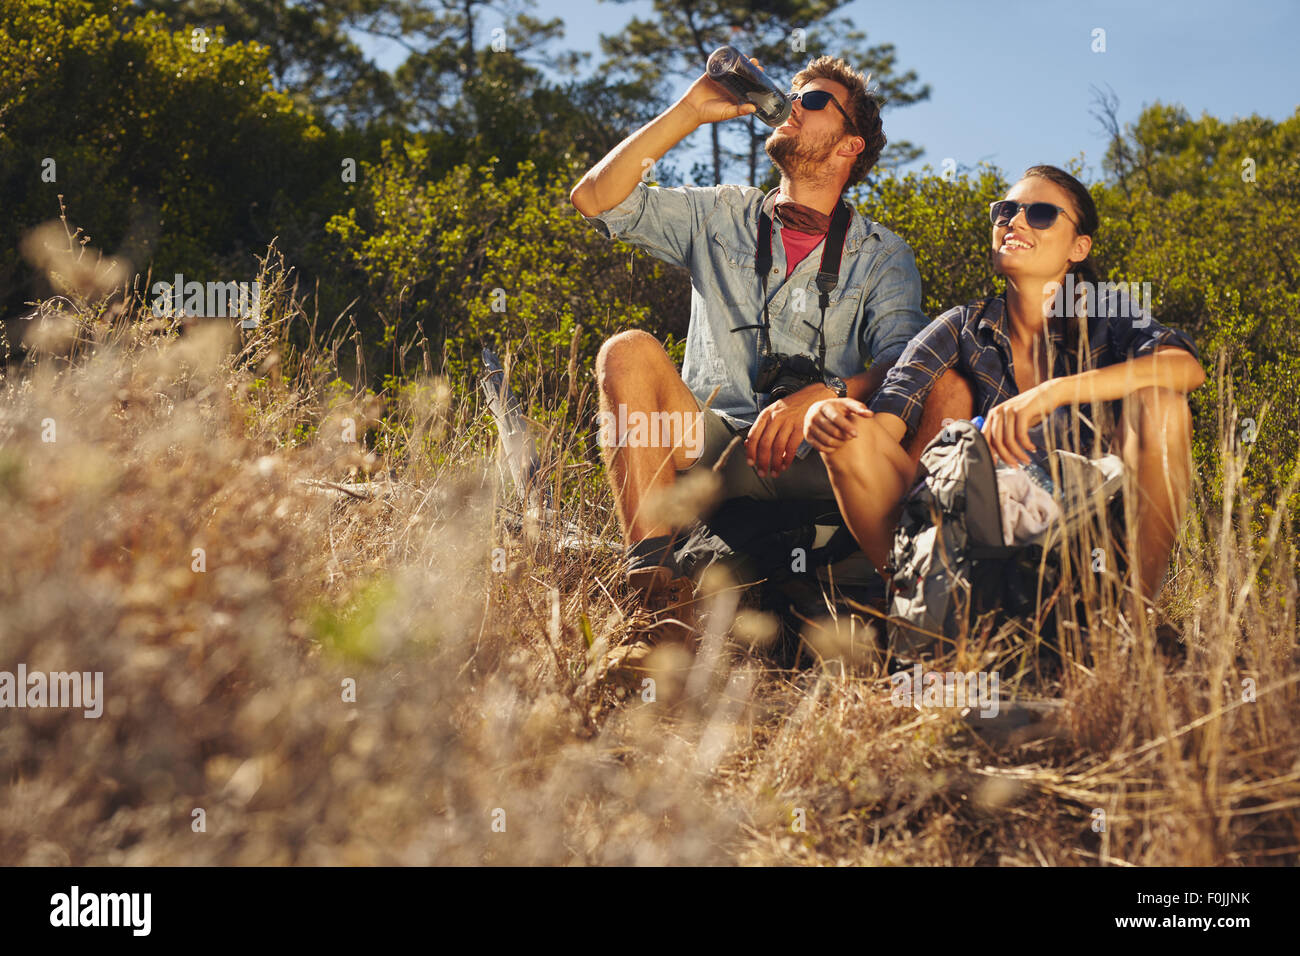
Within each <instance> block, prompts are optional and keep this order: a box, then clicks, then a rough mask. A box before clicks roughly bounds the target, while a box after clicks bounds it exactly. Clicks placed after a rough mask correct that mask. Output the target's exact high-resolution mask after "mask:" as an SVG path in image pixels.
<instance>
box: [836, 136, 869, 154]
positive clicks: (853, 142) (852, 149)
mask: <svg viewBox="0 0 1300 956" xmlns="http://www.w3.org/2000/svg"><path fill="white" fill-rule="evenodd" d="M866 148H867V141H866V140H865V139H863V138H862V137H861V136H854V137H853V138H852V139H850V140H849V141H848V143H847V144H845V145H844V146H841V147H840V151H841V152H842V153H843V155H845V156H856V155H858V153H860V152H862V151H863V150H864V149H866Z"/></svg>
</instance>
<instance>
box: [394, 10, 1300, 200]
mask: <svg viewBox="0 0 1300 956" xmlns="http://www.w3.org/2000/svg"><path fill="white" fill-rule="evenodd" d="M534 13H535V15H537V16H540V17H553V16H558V17H561V18H562V19H563V20H564V21H565V27H566V34H565V41H564V45H565V46H567V47H571V48H573V49H578V50H590V51H593V53H594V54H595V55H594V56H593V57H592V61H591V63H592V64H593V65H594V64H595V63H597V62H599V60H600V55H599V42H598V37H599V35H600V34H602V33H605V34H612V33H617V32H619V31H620V30H622V28H623V27H624V26H625V25H626V24H627V22H628V21H629V20H630V19H631V18H632V17H633V16H634V15H635V16H640V17H643V18H646V17H652V16H653V7H652V5H651V3H650V2H649V0H635V2H631V3H612V2H609V0H589V2H582V3H568V2H563V0H539V2H538V4H537V7H536V9H535V11H534ZM841 15H843V16H847V17H848V18H849V19H850V20H852V21H853V23H854V25H855V26H856V27H857V28H858V29H862V30H865V31H866V33H867V42H868V43H869V44H875V43H893V44H894V45H895V47H896V50H897V56H898V65H899V67H900V68H901V69H903V70H907V69H914V70H915V71H916V72H917V74H918V76H919V77H920V79H921V81H922V82H925V83H928V84H929V85H930V88H931V94H930V99H929V101H927V102H924V103H920V104H917V105H914V106H908V107H903V108H900V109H897V110H887V111H886V113H885V134H886V136H888V137H890V138H891V139H896V140H904V139H906V140H910V141H912V142H913V143H916V144H917V145H920V146H921V147H923V148H924V149H925V155H924V157H922V159H921V160H920V161H919V162H918V163H916V164H913V165H915V166H920V165H924V164H930V165H932V166H934V167H935V168H938V167H940V166H941V164H942V163H943V161H944V159H946V158H949V157H951V158H952V159H953V160H955V162H956V163H957V164H959V165H962V166H973V165H975V164H976V163H978V162H980V161H986V162H991V163H994V164H995V165H997V166H999V167H1001V168H1002V169H1003V170H1005V171H1007V172H1009V173H1012V174H1014V173H1016V172H1019V171H1020V170H1022V169H1024V168H1025V167H1026V166H1030V165H1033V164H1035V163H1040V162H1046V163H1053V164H1056V165H1064V164H1065V163H1066V162H1067V161H1068V160H1070V159H1071V158H1074V157H1076V156H1079V155H1080V154H1082V155H1083V158H1084V161H1085V169H1086V172H1087V174H1088V178H1093V177H1096V176H1099V175H1100V169H1099V165H1100V160H1101V157H1102V155H1103V153H1104V152H1105V147H1106V139H1105V136H1104V135H1103V133H1102V132H1101V130H1100V129H1099V127H1098V125H1097V122H1096V120H1095V119H1093V117H1092V116H1091V115H1090V113H1089V110H1090V107H1091V104H1092V94H1091V92H1090V89H1089V86H1090V84H1095V85H1097V86H1101V87H1105V86H1106V85H1109V87H1110V88H1111V89H1113V90H1114V91H1115V93H1116V95H1117V96H1118V97H1119V104H1120V108H1119V113H1120V118H1121V120H1123V121H1131V120H1133V119H1134V118H1136V116H1137V115H1138V113H1139V112H1140V110H1141V109H1142V107H1143V106H1145V105H1148V104H1150V103H1154V102H1157V101H1160V102H1164V103H1181V104H1182V105H1183V106H1185V107H1186V108H1187V109H1188V110H1189V111H1190V112H1191V113H1192V115H1194V116H1197V115H1200V114H1201V113H1202V112H1203V111H1204V112H1208V113H1210V114H1212V115H1215V116H1218V117H1220V118H1223V119H1230V118H1232V117H1234V116H1248V115H1250V114H1252V113H1258V114H1260V115H1262V116H1266V117H1269V118H1271V119H1274V120H1281V119H1284V118H1286V117H1287V116H1290V115H1291V114H1292V113H1294V112H1295V110H1296V108H1297V105H1298V103H1300V65H1297V55H1296V52H1295V42H1296V37H1297V35H1298V34H1300V2H1297V0H1259V2H1249V3H1224V2H1222V0H1219V2H1211V0H1177V2H1175V0H1150V2H1134V0H1129V2H1118V0H1100V2H1099V0H1091V2H1087V3H1085V2H1082V0H1071V2H1047V0H1040V2H1029V0H998V2H988V3H985V2H959V0H893V2H889V3H882V2H873V0H855V2H853V3H850V4H848V5H847V6H845V7H844V8H842V10H841ZM493 25H494V24H492V23H491V22H488V21H485V23H484V31H485V32H484V38H483V39H482V40H480V43H483V44H485V43H486V42H487V39H488V37H487V33H486V31H487V30H490V29H491V27H492V26H493ZM1098 28H1100V29H1102V30H1105V43H1106V50H1105V52H1104V53H1100V52H1093V50H1092V46H1093V31H1094V30H1095V29H1098ZM375 49H376V50H377V52H378V51H379V48H375ZM808 52H809V55H810V56H812V55H816V54H817V53H818V52H820V51H814V50H809V51H808ZM702 71H703V64H701V72H702ZM780 79H782V80H783V81H784V82H788V80H789V78H788V77H783V78H780ZM683 89H684V87H683ZM629 132H630V131H629ZM693 138H694V139H696V140H698V141H699V142H698V144H697V143H692V142H691V140H688V141H687V143H686V144H683V146H679V147H678V149H677V150H674V151H673V152H672V153H670V154H669V159H671V160H674V161H676V162H677V163H678V165H679V168H680V169H682V170H688V169H689V168H690V163H691V160H692V159H698V158H702V156H703V152H702V148H703V144H704V134H702V133H697V134H695V137H693Z"/></svg>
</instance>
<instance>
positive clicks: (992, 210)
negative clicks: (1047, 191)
mask: <svg viewBox="0 0 1300 956" xmlns="http://www.w3.org/2000/svg"><path fill="white" fill-rule="evenodd" d="M1022 209H1023V210H1024V211H1025V222H1027V223H1029V228H1030V229H1051V228H1052V224H1053V223H1054V222H1056V217H1057V216H1059V215H1061V214H1064V215H1065V218H1066V219H1069V220H1070V222H1074V220H1073V219H1070V214H1069V213H1068V212H1066V211H1065V210H1064V209H1062V208H1061V207H1060V206H1057V205H1054V204H1052V203H1050V202H1016V201H1015V200H1014V199H999V200H998V201H997V202H991V203H989V218H990V219H991V220H993V225H995V226H1005V225H1007V224H1008V223H1010V222H1011V220H1012V219H1015V218H1016V213H1018V212H1019V211H1020V210H1022ZM1075 225H1076V226H1077V225H1078V223H1075Z"/></svg>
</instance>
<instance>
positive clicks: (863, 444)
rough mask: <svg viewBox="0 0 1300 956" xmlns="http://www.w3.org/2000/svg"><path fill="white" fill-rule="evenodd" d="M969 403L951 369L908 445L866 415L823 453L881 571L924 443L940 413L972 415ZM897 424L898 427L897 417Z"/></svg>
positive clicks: (855, 529)
mask: <svg viewBox="0 0 1300 956" xmlns="http://www.w3.org/2000/svg"><path fill="white" fill-rule="evenodd" d="M973 408H974V392H973V391H972V390H971V387H970V384H969V383H968V382H967V381H966V380H965V378H963V377H962V375H961V373H960V372H958V371H956V370H955V369H950V370H949V371H948V372H946V373H944V375H943V377H942V378H940V379H939V381H938V382H936V383H935V387H934V388H933V389H932V390H931V392H930V395H929V397H928V398H927V399H926V403H925V409H924V412H923V414H922V418H921V425H920V426H919V427H918V429H917V433H916V435H915V437H914V439H913V441H912V442H911V443H910V445H909V446H908V447H907V448H906V449H905V448H904V447H903V446H902V445H900V444H899V441H898V437H895V436H894V435H893V434H891V432H890V429H889V428H888V427H887V426H886V425H885V424H884V422H883V421H880V420H877V419H875V418H869V419H866V420H861V419H855V420H854V425H855V427H856V428H857V431H858V437H857V438H854V439H851V440H850V441H847V442H845V443H844V444H843V445H841V446H840V447H839V448H837V449H835V451H833V452H829V453H825V452H824V453H822V460H823V461H825V462H826V470H827V472H828V474H829V475H830V479H831V488H832V489H833V490H834V491H835V500H836V501H837V502H838V504H839V507H840V513H841V514H842V515H843V516H844V521H845V523H846V524H847V525H848V528H849V531H851V532H852V533H853V537H854V538H855V539H856V540H857V542H858V544H859V546H860V547H861V548H862V550H863V552H864V553H865V554H866V555H867V558H868V559H870V561H871V563H872V564H873V565H875V567H876V568H877V569H878V570H882V571H883V569H884V567H885V564H886V563H887V561H888V559H889V551H890V548H891V547H892V545H893V540H894V529H895V528H896V527H897V526H898V516H899V512H900V510H901V507H902V502H903V496H904V495H905V494H906V493H907V489H908V488H909V487H911V484H912V481H913V480H914V479H915V477H916V472H917V465H918V463H919V461H920V458H921V453H922V452H923V451H924V450H925V446H926V445H927V444H929V442H930V439H932V438H933V437H934V436H935V435H937V434H938V433H939V430H940V429H941V428H942V427H943V419H945V418H970V417H971V412H972V410H973ZM895 421H897V420H895ZM898 427H899V429H900V431H901V429H902V423H901V422H899V423H898ZM899 437H901V435H900V436H899Z"/></svg>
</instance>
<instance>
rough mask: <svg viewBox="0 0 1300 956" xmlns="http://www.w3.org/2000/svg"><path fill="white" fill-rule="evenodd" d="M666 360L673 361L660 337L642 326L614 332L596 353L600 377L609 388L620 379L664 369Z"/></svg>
mask: <svg viewBox="0 0 1300 956" xmlns="http://www.w3.org/2000/svg"><path fill="white" fill-rule="evenodd" d="M664 362H667V363H668V365H669V366H671V365H672V360H671V359H669V358H668V353H667V352H665V351H664V347H663V346H662V345H660V344H659V340H658V339H656V338H655V337H654V336H653V335H651V334H650V333H649V332H643V331H642V330H641V329H628V330H627V331H625V332H619V333H618V334H617V335H612V336H610V337H609V338H608V339H606V340H605V342H604V344H603V345H601V347H600V351H599V352H597V353H596V381H597V383H598V384H599V386H600V387H601V389H602V390H605V389H607V388H608V387H609V386H610V385H612V384H614V383H616V382H621V381H627V380H628V379H629V378H631V377H634V376H639V375H646V374H648V373H653V372H655V371H662V369H661V368H660V366H662V365H663V363H664Z"/></svg>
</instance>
